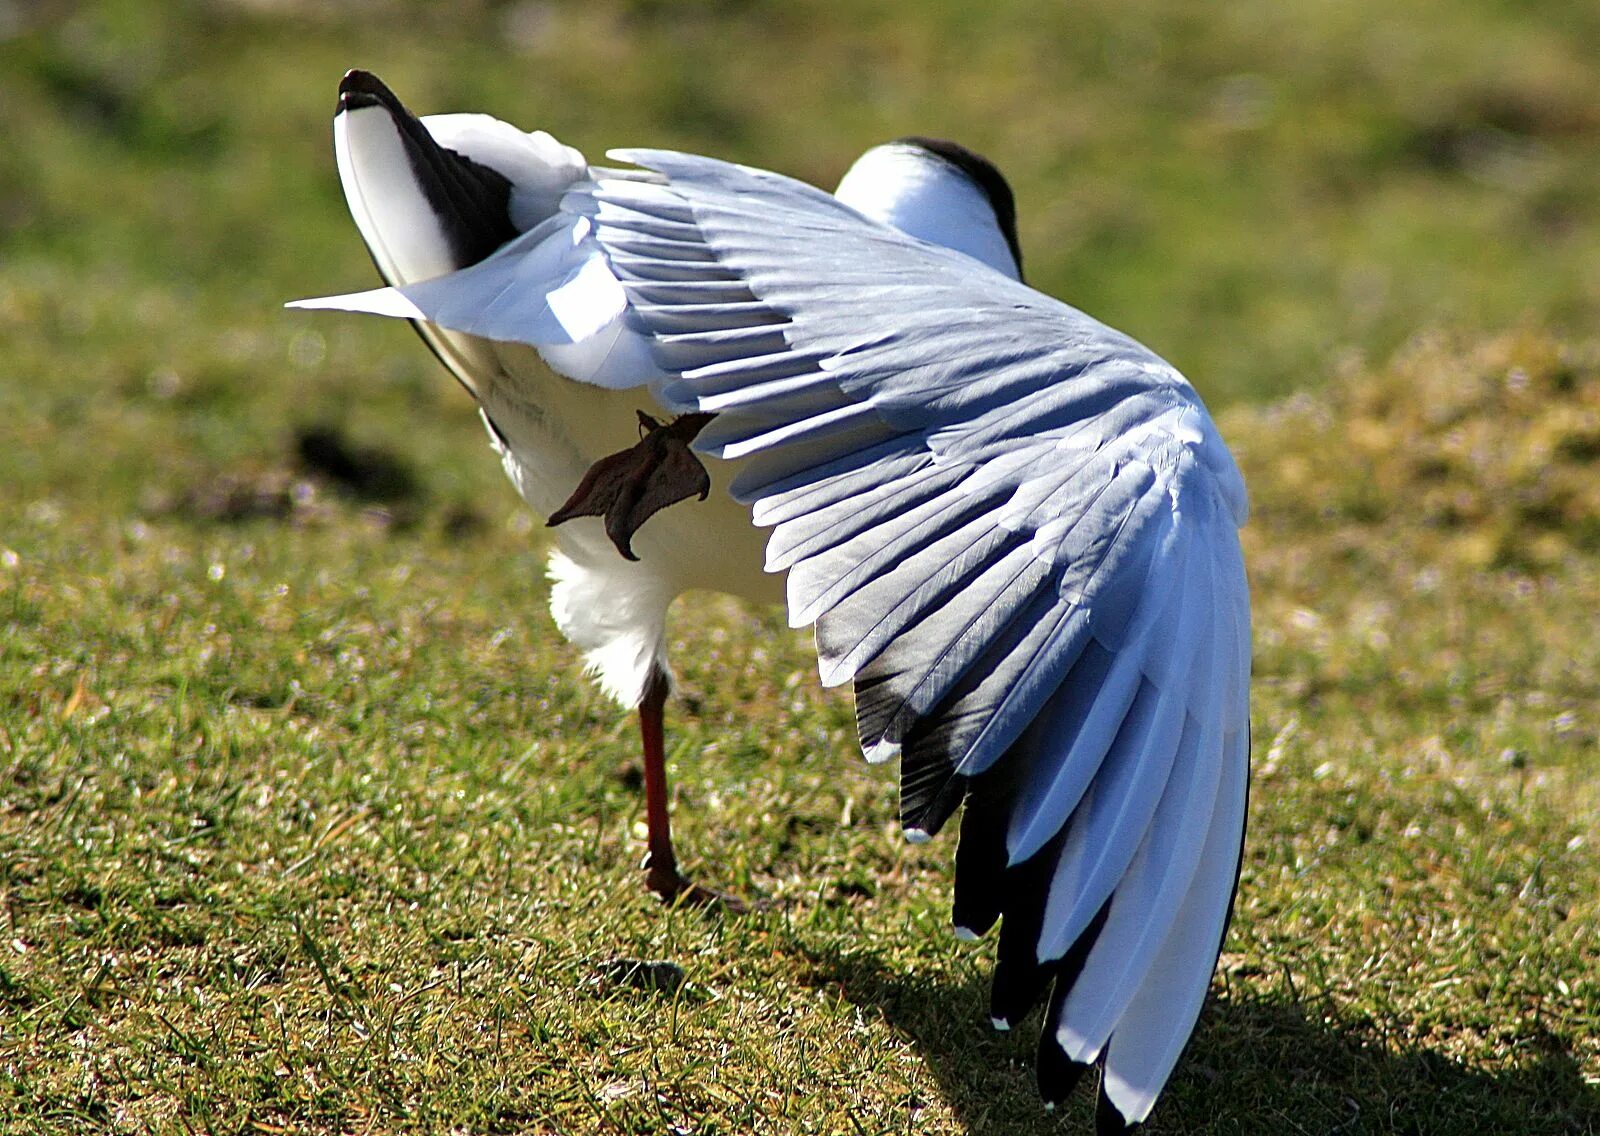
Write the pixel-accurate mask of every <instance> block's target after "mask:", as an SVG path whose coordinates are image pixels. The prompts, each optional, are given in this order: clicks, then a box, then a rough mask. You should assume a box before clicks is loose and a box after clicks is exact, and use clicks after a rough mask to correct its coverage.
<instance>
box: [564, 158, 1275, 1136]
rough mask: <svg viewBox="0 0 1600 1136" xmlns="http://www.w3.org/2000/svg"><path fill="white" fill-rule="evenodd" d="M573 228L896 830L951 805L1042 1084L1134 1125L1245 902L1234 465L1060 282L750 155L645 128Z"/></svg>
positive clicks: (1178, 387)
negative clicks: (902, 229) (1035, 281)
mask: <svg viewBox="0 0 1600 1136" xmlns="http://www.w3.org/2000/svg"><path fill="white" fill-rule="evenodd" d="M614 156H615V157H617V158H620V159H622V160H625V161H631V162H634V163H636V164H638V165H641V166H644V167H647V168H649V169H651V170H654V171H657V172H658V173H659V174H660V175H663V179H664V180H662V181H641V180H612V179H608V178H604V177H601V178H600V179H599V180H597V181H595V182H593V183H590V184H588V185H586V186H584V187H581V188H578V189H575V190H574V191H573V192H572V193H570V194H569V195H568V197H567V199H566V200H565V201H564V202H563V208H564V209H565V210H570V211H572V212H576V213H579V214H582V215H585V216H587V217H588V218H589V219H590V220H591V221H592V223H593V225H594V234H595V236H596V239H598V241H599V242H600V244H601V246H602V247H603V249H604V250H605V253H606V256H607V258H608V260H609V262H610V264H611V267H612V270H613V271H614V273H615V275H616V277H617V278H618V279H619V280H620V281H621V282H622V285H623V288H624V289H625V290H626V292H627V294H628V299H629V312H630V313H631V315H630V319H632V320H634V321H635V322H636V323H637V325H638V326H640V327H641V328H642V329H643V330H645V331H647V332H648V333H649V334H650V335H651V336H652V337H653V340H654V344H655V355H656V360H657V362H658V363H659V364H660V365H661V366H662V368H663V370H665V371H666V372H667V373H668V374H669V375H670V376H671V377H670V378H669V379H668V380H666V381H665V382H663V383H660V384H658V385H657V389H656V393H657V395H658V397H659V398H661V399H662V400H663V401H664V402H665V403H666V404H667V405H669V406H671V407H673V408H674V409H677V410H681V411H686V412H687V411H694V412H700V413H714V414H716V415H717V417H716V418H715V420H713V421H712V422H711V423H710V424H709V425H708V426H706V427H705V429H704V430H703V432H702V433H701V434H700V436H699V438H698V439H697V440H696V442H695V446H696V448H697V449H700V450H702V451H704V452H707V453H710V454H712V455H716V456H720V457H728V458H733V457H744V458H747V459H748V460H747V464H746V467H745V469H744V471H743V472H742V473H741V475H740V478H739V480H738V481H737V482H736V484H735V492H736V493H737V494H738V495H739V496H740V497H741V498H742V499H744V500H746V501H747V502H748V503H750V504H751V505H752V507H753V511H754V518H755V520H756V522H757V523H758V524H761V525H766V526H770V527H771V528H772V535H771V538H770V541H769V544H768V568H769V569H771V570H773V571H785V572H787V573H788V597H789V610H790V617H791V620H792V622H793V623H794V624H795V625H797V626H798V625H804V624H807V623H812V622H814V623H815V624H816V637H817V647H818V653H819V655H820V667H821V671H822V676H823V679H824V681H825V682H828V683H830V684H832V683H843V682H846V681H852V682H853V683H854V686H855V696H856V713H857V720H858V725H859V729H860V735H861V743H862V746H863V748H864V749H865V751H866V753H867V756H868V757H869V758H872V759H884V758H888V757H891V756H895V755H898V756H899V757H900V759H901V763H902V765H901V778H902V819H903V822H904V824H905V826H906V829H907V833H908V835H909V836H911V837H912V838H914V839H915V838H920V837H923V836H925V835H928V834H932V833H934V832H936V831H938V829H939V828H940V827H941V826H942V825H943V824H944V822H945V821H946V820H947V819H948V818H949V817H950V816H951V814H952V813H953V812H954V811H955V809H956V807H957V806H958V805H960V804H962V803H963V802H965V805H966V808H965V811H964V813H963V816H962V821H961V843H960V848H959V851H958V853H957V860H956V864H957V868H956V885H955V886H956V894H955V910H954V919H955V924H956V927H957V929H958V932H960V933H963V934H964V935H968V936H975V935H977V934H981V933H982V932H984V931H986V930H988V929H989V928H990V927H991V926H992V925H993V924H994V923H995V922H996V920H997V919H999V920H1001V921H1002V924H1001V930H1000V937H999V959H998V963H997V966H996V970H995V976H994V992H993V1015H994V1018H995V1022H996V1024H997V1025H999V1026H1002V1027H1007V1026H1009V1025H1010V1024H1011V1023H1013V1022H1015V1021H1017V1020H1018V1019H1019V1018H1020V1017H1022V1016H1023V1015H1024V1014H1025V1013H1026V1012H1027V1011H1028V1009H1029V1008H1030V1007H1031V1006H1032V1005H1033V1004H1034V1003H1035V1002H1036V1001H1037V1000H1038V999H1039V998H1040V997H1041V996H1044V995H1045V994H1046V991H1047V989H1048V990H1049V1003H1048V1006H1049V1008H1048V1017H1047V1021H1046V1028H1045V1030H1044V1035H1043V1037H1042V1039H1041V1045H1040V1088H1041V1091H1042V1092H1043V1094H1044V1096H1045V1098H1046V1100H1047V1101H1050V1102H1054V1101H1056V1100H1058V1099H1060V1098H1061V1097H1063V1096H1065V1095H1066V1092H1067V1091H1068V1090H1069V1089H1070V1088H1071V1085H1072V1083H1073V1082H1074V1081H1075V1079H1076V1075H1077V1074H1078V1073H1081V1072H1082V1071H1083V1069H1084V1068H1086V1067H1087V1066H1089V1065H1090V1064H1093V1063H1096V1062H1100V1063H1101V1064H1102V1065H1103V1068H1104V1075H1103V1078H1102V1082H1101V1085H1102V1099H1101V1118H1102V1123H1103V1124H1104V1125H1106V1126H1107V1127H1109V1128H1111V1129H1113V1130H1115V1129H1117V1128H1120V1126H1121V1125H1123V1124H1131V1123H1133V1122H1136V1121H1138V1120H1140V1119H1142V1118H1143V1117H1144V1116H1145V1115H1146V1113H1147V1112H1148V1111H1149V1108H1150V1106H1151V1105H1152V1104H1153V1102H1154V1100H1155V1097H1156V1095H1157V1093H1158V1092H1159V1091H1160V1088H1161V1086H1162V1085H1163V1084H1164V1082H1165V1081H1166V1079H1167V1076H1168V1074H1169V1073H1170V1071H1171V1069H1172V1067H1173V1065H1174V1063H1175V1062H1176V1060H1177V1057H1178V1054H1179V1052H1180V1050H1181V1049H1182V1047H1183V1044H1184V1042H1185V1041H1186V1039H1187V1038H1188V1035H1189V1033H1190V1032H1191V1030H1192V1029H1193V1023H1194V1021H1195V1018H1196V1016H1197V1015H1198V1013H1199V1009H1200V1005H1201V1002H1202V1000H1203V998H1204V995H1205V991H1206V987H1207V984H1208V981H1209V977H1210V973H1211V970H1212V968H1213V966H1214V965H1215V961H1216V957H1217V954H1218V951H1219V949H1220V945H1221V941H1222V936H1223V932H1224V930H1225V927H1226V923H1227V918H1228V913H1229V910H1230V907H1231V903H1232V893H1233V888H1234V883H1235V880H1236V877H1237V871H1238V864H1239V855H1240V844H1241V840H1242V836H1243V831H1244V814H1245V797H1246V786H1247V763H1248V749H1249V721H1248V680H1249V669H1250V661H1249V660H1250V643H1249V597H1248V592H1247V585H1246V581H1245V574H1244V567H1243V562H1242V559H1241V555H1240V548H1239V541H1238V533H1237V526H1238V524H1240V523H1242V521H1243V519H1244V512H1245V500H1244V490H1243V486H1242V483H1241V481H1240V478H1239V474H1238V471H1237V469H1236V467H1235V466H1234V464H1233V461H1232V459H1231V457H1230V456H1229V455H1228V452H1227V450H1226V448H1225V447H1224V446H1223V444H1222V442H1221V440H1220V438H1219V437H1218V436H1217V433H1216V430H1215V427H1214V426H1213V424H1212V422H1211V419H1210V417H1209V416H1208V415H1207V413H1206V411H1205V409H1204V407H1203V406H1202V404H1201V403H1200V400H1199V399H1198V397H1197V396H1196V395H1195V393H1194V391H1193V390H1192V389H1191V388H1190V386H1189V385H1188V383H1187V382H1185V381H1184V380H1183V378H1182V377H1181V376H1180V375H1178V373H1177V372H1176V371H1174V370H1173V369H1172V368H1171V367H1170V366H1168V365H1167V364H1166V363H1164V362H1162V361H1161V360H1160V359H1159V358H1157V357H1156V356H1155V355H1153V354H1151V353H1150V352H1149V351H1147V350H1146V349H1145V348H1143V347H1141V346H1140V345H1139V344H1137V343H1135V342H1134V341H1133V340H1131V339H1129V338H1127V337H1126V336H1124V335H1121V334H1120V333H1118V332H1115V331H1112V330H1111V329H1109V328H1107V327H1105V326H1104V325H1102V324H1100V323H1097V322H1096V321H1094V320H1092V319H1090V318H1089V317H1087V316H1085V315H1084V314H1083V313H1081V312H1078V311H1076V310H1074V309H1072V308H1070V307H1068V306H1066V305H1064V304H1061V303H1058V302H1057V301H1054V300H1052V299H1050V298H1048V297H1046V296H1043V295H1041V294H1040V293H1038V292H1035V291H1033V290H1031V289H1029V288H1027V287H1025V286H1023V285H1021V284H1019V283H1017V282H1015V281H1012V280H1009V279H1007V278H1005V277H1003V276H1001V275H1000V274H998V273H996V272H993V271H991V270H989V269H987V268H985V267H983V266H981V265H979V264H977V263H976V262H974V261H972V260H971V259H969V258H967V257H964V256H962V255H960V254H958V253H953V252H950V251H948V250H944V249H939V248H936V247H934V246H931V245H928V244H925V243H923V242H920V241H917V240H915V239H913V238H910V237H907V236H905V235H904V234H901V233H899V232H897V231H895V230H892V229H888V228H886V227H883V226H880V225H877V224H874V223H872V222H869V221H866V220H864V219H863V218H861V217H860V216H859V215H858V214H856V213H855V212H854V211H852V210H851V209H849V208H848V207H845V206H843V205H841V204H840V203H838V202H837V201H835V200H834V199H833V198H831V197H830V196H828V195H827V194H825V193H823V192H821V191H819V190H816V189H814V188H812V187H810V186H806V185H804V184H802V183H799V182H795V181H792V180H790V179H788V178H783V177H780V176H778V175H774V174H769V173H765V172H763V171H756V170H750V169H746V168H743V167H739V166H733V165H729V164H726V163H722V162H717V161H713V160H710V159H706V158H698V157H691V156H687V155H681V154H674V153H669V152H662V151H654V150H635V151H622V152H618V153H617V154H615V155H614Z"/></svg>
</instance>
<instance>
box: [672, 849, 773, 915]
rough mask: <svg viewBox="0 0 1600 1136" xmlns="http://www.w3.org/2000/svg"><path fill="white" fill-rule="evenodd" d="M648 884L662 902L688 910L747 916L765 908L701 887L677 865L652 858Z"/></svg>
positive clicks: (758, 904) (701, 885)
mask: <svg viewBox="0 0 1600 1136" xmlns="http://www.w3.org/2000/svg"><path fill="white" fill-rule="evenodd" d="M644 882H645V886H646V887H648V888H649V889H650V890H651V891H653V892H655V893H656V895H657V896H658V897H659V898H660V899H661V902H662V903H665V904H666V905H668V906H669V907H671V906H673V905H675V904H680V903H681V904H683V905H684V906H685V907H701V908H706V909H708V910H716V911H726V912H728V913H729V914H732V915H743V914H745V913H746V912H748V911H750V910H752V909H759V908H761V907H762V906H764V905H763V904H761V903H751V902H747V901H746V900H742V899H740V898H739V897H738V896H735V895H729V894H727V893H726V892H720V891H717V890H716V889H715V888H708V887H706V886H704V885H703V884H697V883H695V882H694V881H693V880H691V879H688V878H687V877H685V876H684V875H683V874H682V873H680V872H679V871H678V869H677V866H676V865H673V864H655V863H652V862H651V858H650V857H649V856H646V857H645V860H644Z"/></svg>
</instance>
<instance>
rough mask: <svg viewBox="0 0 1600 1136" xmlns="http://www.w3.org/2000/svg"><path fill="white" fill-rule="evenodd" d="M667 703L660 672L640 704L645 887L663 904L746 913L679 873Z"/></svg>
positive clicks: (729, 898) (729, 899) (727, 898)
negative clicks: (669, 796)
mask: <svg viewBox="0 0 1600 1136" xmlns="http://www.w3.org/2000/svg"><path fill="white" fill-rule="evenodd" d="M666 702H667V678H666V676H665V675H663V674H662V673H661V672H660V671H656V672H654V673H653V674H652V675H651V676H650V683H649V685H648V686H647V687H646V688H645V694H644V701H643V702H641V703H639V732H640V734H641V735H642V736H643V740H644V813H645V824H646V826H647V828H648V829H649V833H648V837H647V846H648V848H649V851H648V852H647V853H646V854H645V858H644V869H645V883H646V885H647V886H648V887H649V888H650V890H651V891H653V892H655V893H656V894H657V895H658V896H660V897H661V902H662V903H676V902H678V901H680V900H681V901H682V902H684V903H688V904H692V905H694V906H697V907H706V906H717V907H722V908H725V909H726V910H729V911H743V910H745V905H744V904H743V903H742V902H741V901H739V900H737V899H735V898H733V897H732V896H729V895H723V894H722V893H721V892H718V891H712V890H711V889H710V888H706V887H701V886H700V885H699V884H697V883H692V882H690V881H689V880H687V879H685V878H684V877H683V876H682V875H680V874H679V873H678V858H677V857H676V856H674V855H673V854H672V820H671V818H670V817H669V816H668V815H667V752H666V745H665V742H664V739H663V736H662V734H663V729H662V719H663V716H664V714H663V712H664V709H665V707H666Z"/></svg>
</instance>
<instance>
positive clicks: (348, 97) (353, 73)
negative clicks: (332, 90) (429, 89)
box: [334, 67, 404, 114]
mask: <svg viewBox="0 0 1600 1136" xmlns="http://www.w3.org/2000/svg"><path fill="white" fill-rule="evenodd" d="M370 106H381V107H387V108H388V109H389V110H392V111H400V110H403V109H404V107H403V106H402V104H401V102H400V100H399V99H398V98H397V97H396V96H395V93H394V92H393V91H391V90H390V89H389V87H388V85H387V84H385V83H384V81H383V80H382V79H380V78H378V77H377V76H376V75H374V74H373V73H372V72H371V71H363V70H361V69H360V68H359V67H352V68H351V69H350V70H348V71H346V72H345V73H344V78H343V79H340V80H339V105H338V107H337V108H335V110H334V113H335V114H343V113H344V112H345V111H347V110H360V109H361V108H363V107H370Z"/></svg>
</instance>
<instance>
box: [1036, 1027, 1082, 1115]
mask: <svg viewBox="0 0 1600 1136" xmlns="http://www.w3.org/2000/svg"><path fill="white" fill-rule="evenodd" d="M1092 1068H1094V1066H1093V1064H1092V1063H1089V1062H1085V1061H1074V1060H1073V1059H1072V1058H1070V1057H1068V1056H1067V1052H1066V1050H1064V1049H1062V1048H1061V1044H1060V1043H1059V1042H1058V1041H1056V1038H1055V1029H1054V1027H1053V1026H1052V1025H1051V1024H1050V1023H1048V1022H1047V1023H1046V1024H1045V1027H1044V1029H1043V1030H1041V1031H1040V1033H1039V1055H1038V1056H1037V1057H1036V1058H1035V1059H1034V1076H1035V1078H1037V1080H1038V1083H1039V1099H1040V1100H1042V1101H1044V1106H1045V1108H1047V1109H1051V1110H1054V1109H1055V1107H1056V1106H1057V1105H1059V1104H1061V1103H1062V1102H1063V1101H1065V1100H1066V1099H1067V1098H1068V1097H1070V1096H1071V1095H1072V1094H1073V1092H1075V1091H1076V1090H1077V1088H1078V1085H1079V1084H1081V1083H1082V1081H1083V1078H1084V1075H1085V1074H1087V1073H1088V1072H1089V1070H1090V1069H1092Z"/></svg>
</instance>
